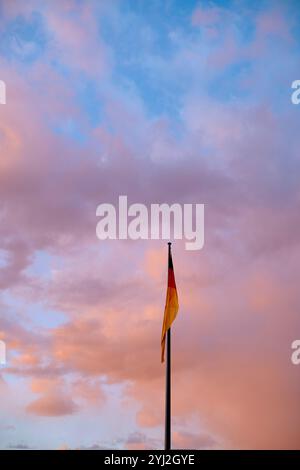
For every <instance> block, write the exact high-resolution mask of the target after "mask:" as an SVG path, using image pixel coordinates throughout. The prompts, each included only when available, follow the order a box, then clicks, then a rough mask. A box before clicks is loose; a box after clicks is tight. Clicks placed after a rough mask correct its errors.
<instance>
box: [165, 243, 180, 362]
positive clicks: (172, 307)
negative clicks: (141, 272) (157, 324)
mask: <svg viewBox="0 0 300 470" xmlns="http://www.w3.org/2000/svg"><path fill="white" fill-rule="evenodd" d="M168 245H169V261H168V289H167V298H166V306H165V313H164V321H163V326H162V333H161V362H164V360H165V344H166V334H167V331H168V329H169V328H170V327H171V325H172V323H173V321H174V320H175V318H176V315H177V312H178V308H179V304H178V296H177V289H176V282H175V276H174V268H173V261H172V254H171V243H168Z"/></svg>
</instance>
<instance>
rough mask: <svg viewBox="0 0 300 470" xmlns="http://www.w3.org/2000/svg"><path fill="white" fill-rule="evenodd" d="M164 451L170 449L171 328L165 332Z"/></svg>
mask: <svg viewBox="0 0 300 470" xmlns="http://www.w3.org/2000/svg"><path fill="white" fill-rule="evenodd" d="M166 356H167V358H166V416H165V450H170V449H171V328H169V329H168V331H167V354H166Z"/></svg>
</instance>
